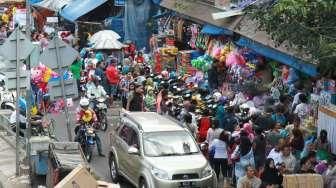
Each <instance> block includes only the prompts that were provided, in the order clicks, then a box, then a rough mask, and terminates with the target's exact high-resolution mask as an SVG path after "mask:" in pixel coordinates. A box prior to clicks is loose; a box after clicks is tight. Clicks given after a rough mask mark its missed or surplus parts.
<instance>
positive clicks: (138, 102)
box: [126, 85, 145, 112]
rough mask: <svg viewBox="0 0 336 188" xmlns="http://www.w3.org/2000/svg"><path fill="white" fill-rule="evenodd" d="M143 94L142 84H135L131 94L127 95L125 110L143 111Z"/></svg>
mask: <svg viewBox="0 0 336 188" xmlns="http://www.w3.org/2000/svg"><path fill="white" fill-rule="evenodd" d="M143 94H144V91H143V86H142V85H136V86H135V90H134V92H133V94H132V95H130V96H129V97H128V101H127V106H126V110H128V111H131V112H143V111H144V110H145V109H144V97H143Z"/></svg>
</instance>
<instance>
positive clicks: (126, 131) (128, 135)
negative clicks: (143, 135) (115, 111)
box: [119, 124, 139, 149]
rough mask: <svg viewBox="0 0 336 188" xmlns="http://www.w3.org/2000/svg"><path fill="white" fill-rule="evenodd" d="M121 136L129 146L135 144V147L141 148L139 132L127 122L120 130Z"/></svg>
mask: <svg viewBox="0 0 336 188" xmlns="http://www.w3.org/2000/svg"><path fill="white" fill-rule="evenodd" d="M119 136H120V138H121V139H123V140H124V141H125V142H126V144H127V145H128V146H133V147H135V148H138V149H139V137H138V134H137V132H136V131H135V130H134V129H133V128H131V127H130V126H128V125H127V124H125V125H124V126H123V127H122V128H121V130H120V132H119Z"/></svg>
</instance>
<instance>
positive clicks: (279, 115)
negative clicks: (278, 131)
mask: <svg viewBox="0 0 336 188" xmlns="http://www.w3.org/2000/svg"><path fill="white" fill-rule="evenodd" d="M274 111H275V112H274V113H273V114H272V120H273V121H275V122H276V123H277V124H280V126H281V127H285V126H286V125H287V118H286V116H285V115H284V112H285V108H284V106H283V105H281V104H278V105H276V106H275V110H274Z"/></svg>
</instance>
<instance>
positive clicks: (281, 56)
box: [235, 37, 317, 76]
mask: <svg viewBox="0 0 336 188" xmlns="http://www.w3.org/2000/svg"><path fill="white" fill-rule="evenodd" d="M235 43H236V44H237V45H238V46H243V47H246V48H250V49H252V50H254V51H255V52H257V53H258V54H260V55H263V56H265V57H268V58H270V59H273V60H276V61H278V62H280V63H283V64H286V65H288V66H291V67H293V68H295V69H297V70H299V71H301V72H303V73H305V74H307V75H309V76H317V70H316V66H315V65H313V64H309V63H305V62H303V61H302V60H300V59H298V58H296V57H294V56H290V55H287V54H285V53H282V52H280V51H278V50H276V49H273V48H270V47H267V46H264V45H262V44H260V43H258V42H255V41H253V40H251V39H248V38H245V37H240V39H239V40H238V41H236V42H235Z"/></svg>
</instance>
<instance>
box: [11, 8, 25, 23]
mask: <svg viewBox="0 0 336 188" xmlns="http://www.w3.org/2000/svg"><path fill="white" fill-rule="evenodd" d="M26 16H27V11H26V9H16V11H15V13H14V14H13V20H14V26H15V24H19V25H20V26H25V25H26Z"/></svg>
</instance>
